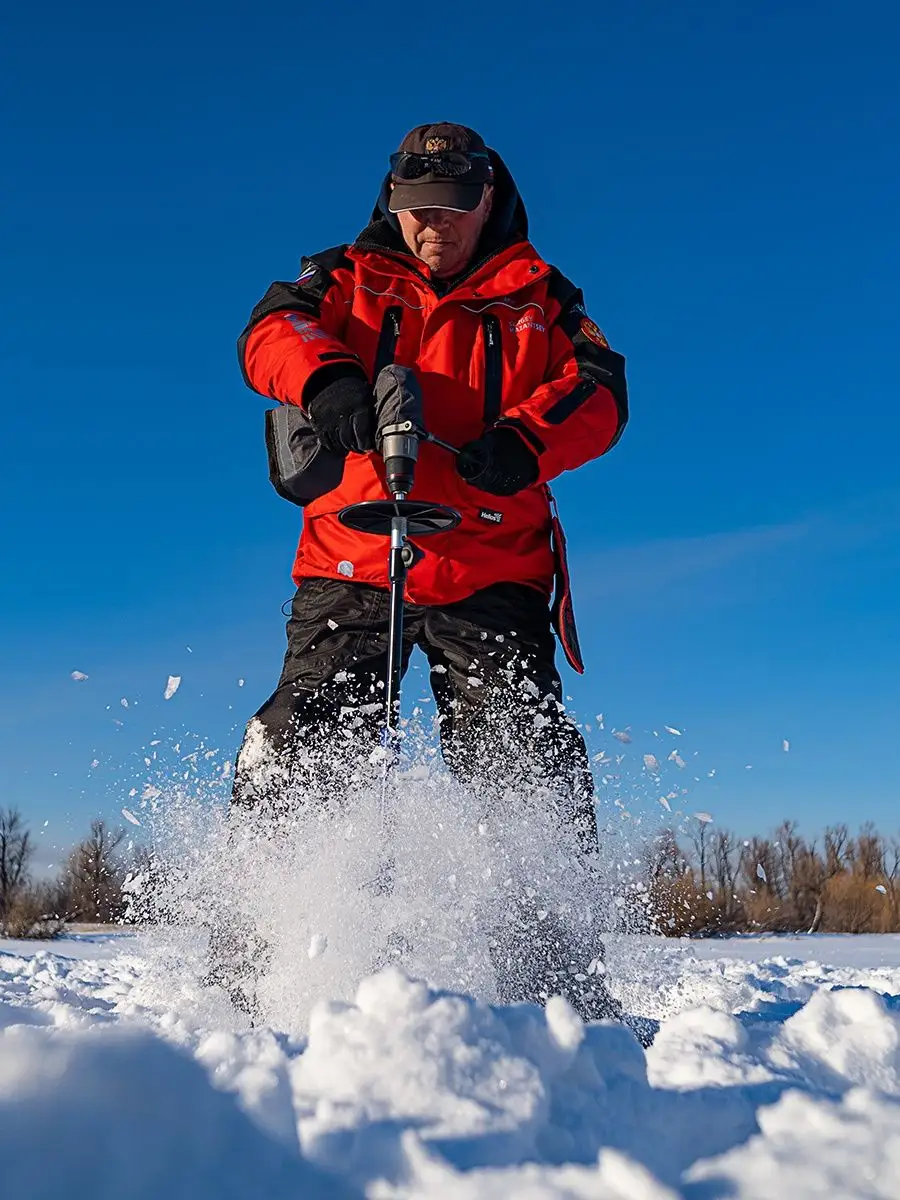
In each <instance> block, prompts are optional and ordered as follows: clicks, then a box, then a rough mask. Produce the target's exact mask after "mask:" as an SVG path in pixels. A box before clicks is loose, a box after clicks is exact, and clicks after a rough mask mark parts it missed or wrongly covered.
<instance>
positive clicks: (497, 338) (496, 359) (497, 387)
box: [481, 313, 503, 425]
mask: <svg viewBox="0 0 900 1200" xmlns="http://www.w3.org/2000/svg"><path fill="white" fill-rule="evenodd" d="M481 329H482V335H483V336H482V344H483V346H484V423H485V425H493V423H494V422H495V421H496V420H497V418H498V417H499V416H500V408H501V405H502V403H503V342H502V340H501V338H502V334H501V329H500V319H499V317H496V316H494V314H493V313H485V314H484V316H482V318H481Z"/></svg>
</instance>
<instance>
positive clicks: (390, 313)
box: [372, 305, 403, 383]
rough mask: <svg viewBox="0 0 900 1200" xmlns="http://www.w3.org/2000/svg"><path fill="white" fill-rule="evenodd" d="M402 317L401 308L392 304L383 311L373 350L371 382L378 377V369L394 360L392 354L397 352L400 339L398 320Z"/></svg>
mask: <svg viewBox="0 0 900 1200" xmlns="http://www.w3.org/2000/svg"><path fill="white" fill-rule="evenodd" d="M402 318H403V309H402V308H398V307H396V306H395V305H392V306H391V307H390V308H388V309H386V311H385V314H384V319H383V320H382V322H381V333H380V334H379V335H378V349H377V350H376V351H375V367H374V370H373V373H372V382H373V383H374V382H375V380H376V379H377V378H378V373H379V371H381V370H382V368H383V367H387V366H389V365H390V364H391V363H392V362H393V361H394V355H395V354H396V353H397V342H398V341H399V340H400V321H401V320H402Z"/></svg>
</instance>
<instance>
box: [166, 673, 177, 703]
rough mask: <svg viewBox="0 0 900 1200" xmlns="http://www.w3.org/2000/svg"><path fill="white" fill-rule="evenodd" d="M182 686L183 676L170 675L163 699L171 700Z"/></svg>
mask: <svg viewBox="0 0 900 1200" xmlns="http://www.w3.org/2000/svg"><path fill="white" fill-rule="evenodd" d="M180 687H181V676H180V675H170V676H169V681H168V683H167V684H166V690H165V691H164V692H163V700H171V699H172V697H173V696H174V695H175V693H176V692H177V691H178V689H179V688H180Z"/></svg>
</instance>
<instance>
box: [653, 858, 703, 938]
mask: <svg viewBox="0 0 900 1200" xmlns="http://www.w3.org/2000/svg"><path fill="white" fill-rule="evenodd" d="M647 907H648V912H649V914H650V916H651V919H652V921H653V924H654V925H655V927H656V929H657V931H658V932H659V933H662V934H665V935H666V937H693V936H696V935H697V934H698V933H701V932H703V931H705V930H709V929H711V928H713V927H714V926H715V925H717V910H716V906H715V901H714V900H710V899H709V898H708V897H707V896H706V895H705V894H704V893H703V892H700V891H698V889H697V884H696V881H695V880H694V877H693V874H692V873H690V872H688V873H687V874H685V875H681V876H676V877H675V878H672V877H669V876H660V877H659V878H657V879H655V880H654V881H653V883H652V884H651V886H650V903H649V905H648V906H647Z"/></svg>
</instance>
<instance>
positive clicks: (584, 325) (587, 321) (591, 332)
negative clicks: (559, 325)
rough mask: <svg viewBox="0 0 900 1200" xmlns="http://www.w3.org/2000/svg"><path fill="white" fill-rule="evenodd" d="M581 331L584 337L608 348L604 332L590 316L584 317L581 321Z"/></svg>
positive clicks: (605, 348)
mask: <svg viewBox="0 0 900 1200" xmlns="http://www.w3.org/2000/svg"><path fill="white" fill-rule="evenodd" d="M581 332H582V333H583V334H584V336H585V337H586V338H588V339H589V340H590V341H592V342H594V344H595V345H597V346H602V347H603V348H604V350H608V349H609V342H608V341H607V340H606V334H605V333H604V332H603V330H602V329H601V328H600V326H599V325H597V324H595V323H594V322H593V321H592V320H591V318H590V317H584V318H582V321H581Z"/></svg>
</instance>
